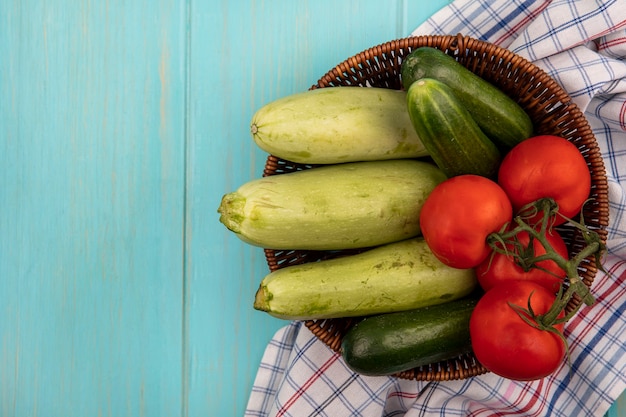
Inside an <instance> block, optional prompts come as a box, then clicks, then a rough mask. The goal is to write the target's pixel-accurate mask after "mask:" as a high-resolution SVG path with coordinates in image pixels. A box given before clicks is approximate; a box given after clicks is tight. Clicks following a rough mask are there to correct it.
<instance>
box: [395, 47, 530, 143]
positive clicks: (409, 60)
mask: <svg viewBox="0 0 626 417" xmlns="http://www.w3.org/2000/svg"><path fill="white" fill-rule="evenodd" d="M401 76H402V84H403V86H404V89H405V90H408V89H409V87H410V86H411V85H412V84H413V83H414V82H415V81H417V80H419V79H421V78H434V79H436V80H439V81H441V82H443V83H445V84H447V85H448V86H449V87H450V88H452V90H453V91H454V93H455V94H456V96H457V97H458V98H459V100H460V101H461V103H463V105H464V106H465V107H466V108H467V109H468V111H469V112H470V113H471V115H472V117H473V118H474V119H475V120H476V123H478V126H480V128H481V129H482V130H483V131H484V132H485V134H486V135H487V136H488V137H489V138H490V139H491V140H493V141H494V142H496V143H497V144H499V145H501V146H503V147H505V148H511V147H513V146H515V145H516V144H518V143H519V142H521V141H523V140H525V139H528V138H529V137H530V136H532V134H533V123H532V120H531V119H530V116H529V115H528V113H526V111H525V110H524V109H523V108H522V107H521V106H520V105H519V104H518V103H517V102H516V101H515V100H513V99H512V98H510V97H509V96H507V95H506V94H505V93H504V92H503V91H502V90H500V89H499V88H497V87H496V86H495V85H493V84H491V83H489V82H487V81H486V80H484V79H483V78H481V77H480V76H478V75H476V74H474V73H473V72H472V71H470V70H469V69H467V68H466V67H464V66H463V65H462V64H460V63H459V62H458V61H457V60H455V59H454V58H453V57H451V56H450V55H447V54H446V53H444V52H443V51H441V50H439V49H436V48H431V47H421V48H417V49H415V50H414V51H412V52H411V53H410V54H409V55H408V56H407V57H406V58H405V59H404V60H403V61H402V65H401Z"/></svg>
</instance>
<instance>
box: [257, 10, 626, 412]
mask: <svg viewBox="0 0 626 417" xmlns="http://www.w3.org/2000/svg"><path fill="white" fill-rule="evenodd" d="M457 33H462V34H464V35H468V36H472V37H475V38H478V39H482V40H486V41H489V42H493V43H495V44H498V45H501V46H503V47H506V48H508V49H510V50H512V51H514V52H516V53H517V54H519V55H521V56H524V57H525V58H527V59H529V60H531V61H532V62H534V63H535V64H537V65H538V66H540V67H541V68H543V69H544V70H545V71H546V72H548V73H549V74H550V75H551V76H552V77H554V78H555V80H557V82H559V83H560V84H561V85H562V86H563V87H564V88H565V89H566V90H567V91H568V93H569V94H570V95H571V97H572V99H573V100H574V101H575V102H576V104H577V105H578V106H579V107H580V108H581V109H582V110H584V111H585V115H586V117H587V119H588V121H589V123H590V125H591V127H592V129H593V131H594V133H595V135H596V139H597V140H598V142H599V145H600V148H601V150H602V152H603V157H604V161H605V165H606V169H607V175H608V178H609V196H610V210H611V211H610V227H609V237H608V250H609V252H608V254H607V256H606V257H605V260H604V266H605V268H606V270H607V272H608V273H607V274H604V273H599V274H598V275H597V276H596V279H595V281H594V284H593V287H592V291H593V294H594V296H595V297H596V304H594V305H593V306H591V307H584V308H583V309H582V310H581V311H580V312H579V313H578V314H577V315H576V316H575V317H574V318H573V319H572V320H570V321H569V322H568V324H567V327H566V329H565V336H566V338H567V340H568V342H569V344H570V349H571V355H572V356H571V358H572V362H571V366H572V369H571V370H572V371H573V372H572V373H571V374H570V369H569V368H568V365H567V364H566V363H564V364H563V366H562V368H561V369H559V370H558V371H557V372H556V373H555V374H554V375H552V376H550V377H547V378H544V379H542V380H537V381H531V382H517V381H511V380H508V379H505V378H501V377H498V376H496V375H494V374H491V373H489V374H485V375H481V376H477V377H473V378H469V379H466V380H461V381H446V382H422V381H410V380H403V379H397V378H393V377H366V376H362V375H357V374H355V373H353V372H351V371H350V370H349V369H348V368H347V367H346V365H345V364H344V362H343V360H342V358H341V356H340V355H338V354H336V353H334V352H332V351H331V350H330V349H329V348H328V347H326V346H325V345H324V344H323V343H322V342H320V341H319V340H317V338H316V337H315V336H313V335H312V334H311V333H310V332H309V330H308V329H306V327H304V326H303V325H302V323H299V322H292V323H290V324H288V325H286V326H285V327H284V328H282V329H280V330H279V331H278V332H277V333H276V334H275V336H274V338H273V339H272V340H271V342H270V343H269V345H268V346H267V349H266V352H265V354H264V356H263V358H262V361H261V363H260V366H259V370H258V373H257V376H256V379H255V382H254V386H253V388H252V392H251V394H250V398H249V402H248V407H247V410H246V416H250V417H251V416H263V417H265V416H297V417H302V416H329V417H345V416H372V417H374V416H376V417H379V416H385V417H387V416H389V417H390V416H410V417H417V416H427V415H428V416H431V415H433V416H476V417H477V416H511V415H513V416H559V417H560V416H562V417H577V416H581V417H583V416H584V417H588V416H602V415H603V414H604V413H606V411H607V410H608V408H609V407H610V405H611V404H612V403H613V402H614V401H615V399H616V398H617V397H618V396H619V395H620V394H621V393H622V391H623V390H624V389H625V388H626V371H625V364H626V346H625V345H626V314H625V313H624V312H625V311H626V285H625V284H624V279H625V278H626V216H625V215H624V213H625V212H626V211H625V209H626V194H625V191H626V62H625V58H626V0H619V1H618V0H609V1H606V0H605V1H601V0H597V1H594V0H578V1H576V0H558V1H556V0H553V1H550V0H493V1H489V0H457V1H455V2H453V3H451V4H450V5H449V6H447V7H445V8H443V9H442V10H440V11H439V12H438V13H436V14H435V15H433V16H432V17H431V18H430V19H429V20H427V21H426V22H425V23H424V24H422V25H421V26H420V27H418V28H417V29H416V30H415V31H414V32H413V33H412V34H413V35H421V34H424V35H433V34H457Z"/></svg>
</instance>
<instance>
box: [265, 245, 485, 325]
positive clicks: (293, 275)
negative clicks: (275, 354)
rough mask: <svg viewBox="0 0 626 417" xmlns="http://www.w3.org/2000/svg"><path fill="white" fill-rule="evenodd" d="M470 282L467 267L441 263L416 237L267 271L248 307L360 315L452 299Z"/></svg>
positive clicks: (298, 316)
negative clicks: (354, 253)
mask: <svg viewBox="0 0 626 417" xmlns="http://www.w3.org/2000/svg"><path fill="white" fill-rule="evenodd" d="M476 282H477V281H476V277H475V274H474V271H473V270H472V269H455V268H451V267H448V266H445V265H444V264H442V263H441V262H440V261H439V260H438V259H437V258H436V257H435V256H434V255H433V254H432V252H431V251H430V249H429V248H428V245H426V243H425V242H424V240H423V239H422V238H421V237H417V238H412V239H407V240H404V241H400V242H394V243H390V244H387V245H383V246H379V247H377V248H374V249H370V250H368V251H365V252H361V253H359V254H356V255H349V256H344V257H341V258H335V259H330V260H324V261H319V262H312V263H306V264H302V265H293V266H287V267H284V268H282V269H278V270H276V271H274V272H271V273H269V274H268V275H267V276H266V277H265V278H264V279H263V280H262V281H261V285H260V287H259V289H258V291H257V293H256V298H255V301H254V308H255V309H257V310H261V311H265V312H267V313H269V314H271V315H272V316H275V317H278V318H283V319H288V320H309V319H322V318H336V317H355V316H366V315H372V314H379V313H391V312H396V311H405V310H411V309H415V308H420V307H425V306H431V305H438V304H442V303H444V302H448V301H452V300H456V299H459V298H461V297H464V296H466V295H468V294H469V293H471V292H472V290H473V289H474V288H475V287H476Z"/></svg>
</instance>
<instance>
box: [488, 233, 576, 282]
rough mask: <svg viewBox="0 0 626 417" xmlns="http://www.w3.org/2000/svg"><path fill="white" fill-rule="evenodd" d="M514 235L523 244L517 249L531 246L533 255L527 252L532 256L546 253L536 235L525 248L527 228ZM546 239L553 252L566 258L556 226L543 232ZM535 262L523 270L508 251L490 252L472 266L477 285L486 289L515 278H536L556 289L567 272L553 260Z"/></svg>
mask: <svg viewBox="0 0 626 417" xmlns="http://www.w3.org/2000/svg"><path fill="white" fill-rule="evenodd" d="M516 238H517V241H518V242H519V243H520V245H521V246H522V247H523V249H522V250H521V252H522V253H523V252H524V251H525V250H528V251H529V252H530V251H531V250H532V253H533V254H534V255H531V256H534V257H536V256H540V255H543V254H545V253H546V250H545V249H544V247H543V245H542V244H541V243H540V242H539V241H538V240H536V239H535V240H533V246H532V248H529V243H530V236H529V234H528V232H520V233H518V234H517V235H516ZM546 239H547V240H548V243H550V246H552V248H553V249H554V251H555V252H556V253H558V254H559V255H561V256H562V257H563V258H565V259H569V253H568V250H567V246H566V245H565V241H563V238H562V237H561V235H560V234H559V233H558V232H557V231H556V230H552V231H548V232H546ZM508 250H510V251H513V250H514V248H513V246H512V245H509V247H508ZM517 252H520V250H519V249H518V250H517ZM535 266H536V267H531V268H530V269H527V270H526V269H525V268H523V267H522V266H520V264H519V263H518V262H516V260H515V258H514V257H513V256H512V255H505V254H502V253H499V252H494V254H493V256H488V257H487V259H485V260H484V261H483V262H482V263H481V264H480V265H478V266H477V267H476V277H477V278H478V282H479V284H480V286H481V287H482V288H483V290H485V291H488V290H490V289H491V288H493V287H494V286H496V285H497V284H499V283H500V282H506V281H510V280H513V279H515V280H524V281H532V282H536V283H537V284H541V285H543V286H544V287H546V288H547V289H549V290H550V291H552V292H554V293H556V292H557V291H558V290H559V287H560V285H561V283H562V282H563V281H564V280H565V277H566V276H567V274H566V273H565V271H563V269H561V268H560V267H559V266H558V265H557V264H556V263H555V262H554V261H549V260H548V261H541V262H537V264H536V265H535Z"/></svg>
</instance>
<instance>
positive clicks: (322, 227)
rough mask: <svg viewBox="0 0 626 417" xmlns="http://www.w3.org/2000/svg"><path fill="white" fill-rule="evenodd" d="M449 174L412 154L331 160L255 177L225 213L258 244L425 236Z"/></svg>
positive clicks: (338, 245)
mask: <svg viewBox="0 0 626 417" xmlns="http://www.w3.org/2000/svg"><path fill="white" fill-rule="evenodd" d="M405 111H406V110H405ZM445 179H446V176H445V175H444V174H443V172H442V171H441V170H440V169H439V168H437V167H436V166H435V165H434V164H432V163H430V162H425V161H418V160H412V159H402V160H393V161H367V162H351V163H346V164H338V165H325V166H321V167H318V168H313V169H308V170H303V171H295V172H290V173H286V174H280V175H272V176H267V177H263V178H258V179H255V180H252V181H250V182H248V183H246V184H243V185H242V186H241V187H239V189H238V190H237V191H234V192H231V193H228V194H226V195H224V196H223V198H222V201H221V203H220V206H219V208H218V212H219V213H220V222H222V223H223V224H224V225H225V226H226V227H227V228H228V229H229V230H231V231H232V232H234V233H235V234H236V235H237V236H238V237H239V238H240V239H242V240H243V241H245V242H247V243H249V244H252V245H255V246H260V247H264V248H270V249H307V250H336V249H353V248H364V247H370V246H377V245H381V244H385V243H390V242H393V241H397V240H403V239H407V238H410V237H414V236H417V235H419V234H420V227H419V214H420V211H421V208H422V205H423V203H424V201H425V200H426V197H427V196H428V195H429V194H430V192H431V191H432V190H433V189H434V188H435V186H436V185H437V184H439V183H440V182H442V181H443V180H445Z"/></svg>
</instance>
